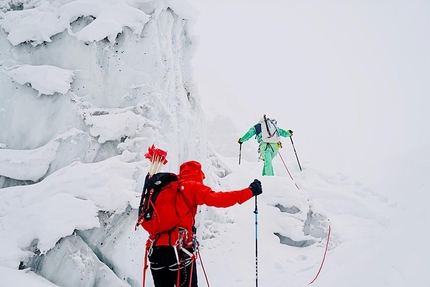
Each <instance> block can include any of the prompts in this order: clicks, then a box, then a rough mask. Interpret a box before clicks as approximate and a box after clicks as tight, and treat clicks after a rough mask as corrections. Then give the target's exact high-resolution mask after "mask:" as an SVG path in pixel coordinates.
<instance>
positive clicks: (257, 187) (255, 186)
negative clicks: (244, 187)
mask: <svg viewBox="0 0 430 287" xmlns="http://www.w3.org/2000/svg"><path fill="white" fill-rule="evenodd" d="M249 188H250V189H251V191H252V194H253V195H254V196H257V195H260V194H262V193H263V188H262V187H261V182H260V181H259V180H258V179H254V181H253V182H252V183H251V184H250V185H249Z"/></svg>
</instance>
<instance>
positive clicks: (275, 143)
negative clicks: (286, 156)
mask: <svg viewBox="0 0 430 287" xmlns="http://www.w3.org/2000/svg"><path fill="white" fill-rule="evenodd" d="M276 124H277V122H276V120H275V119H269V118H266V115H264V117H263V118H262V119H261V120H260V122H258V123H257V124H256V125H254V126H252V127H251V128H250V129H249V130H248V132H247V133H246V134H245V135H244V136H243V137H241V138H239V140H238V143H239V144H242V143H243V142H246V141H247V140H249V139H250V138H252V137H253V136H255V138H256V139H257V142H258V144H259V147H258V152H259V153H260V158H261V159H262V160H263V161H264V166H263V171H262V175H267V176H273V175H274V171H273V166H272V160H273V158H274V157H275V156H276V155H277V153H278V149H279V148H280V147H282V143H281V140H280V137H290V136H292V135H293V131H292V130H284V129H281V128H279V127H277V126H276Z"/></svg>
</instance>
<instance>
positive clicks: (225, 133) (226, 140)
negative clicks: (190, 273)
mask: <svg viewBox="0 0 430 287" xmlns="http://www.w3.org/2000/svg"><path fill="white" fill-rule="evenodd" d="M197 6H199V5H197ZM208 7H210V5H209V6H208ZM230 8H231V7H230ZM301 8H302V9H305V8H304V6H303V7H301ZM198 14H199V12H198V10H195V9H194V8H193V7H192V5H190V4H189V3H187V2H186V1H178V0H176V1H175V0H166V1H151V0H113V1H81V0H76V1H73V0H70V1H69V0H67V1H40V0H34V1H33V0H27V1H25V2H19V1H0V27H1V31H0V82H1V85H0V130H1V133H0V230H1V232H0V278H1V280H0V286H5V287H10V286H28V285H30V286H36V287H52V286H62V287H63V286H64V287H69V286H70V287H76V286H94V287H96V286H103V287H105V286H112V287H113V286H132V287H137V286H142V267H143V255H144V247H145V242H146V239H147V236H148V234H147V233H146V232H145V231H144V230H143V229H142V228H138V229H137V230H135V222H136V217H137V207H138V204H139V201H140V198H139V197H140V192H141V190H142V185H143V179H144V177H145V175H146V173H147V171H148V169H149V162H148V161H147V160H146V159H145V158H144V153H145V152H146V150H147V148H148V147H149V146H150V145H152V144H155V145H156V146H157V147H159V148H162V149H164V150H166V151H167V153H168V156H167V159H168V163H167V164H166V166H164V167H163V170H164V171H172V172H177V171H178V167H179V165H180V163H182V162H183V161H185V160H190V159H196V160H199V161H201V162H202V165H203V168H204V171H205V174H206V180H205V183H206V184H208V185H210V186H211V187H212V188H213V189H214V190H223V191H225V190H234V189H241V188H244V187H247V186H248V185H249V184H250V183H251V182H252V181H253V180H254V178H258V179H260V180H261V181H262V185H263V194H262V195H261V196H259V197H258V198H257V200H258V202H257V201H254V200H255V199H254V198H253V199H251V200H249V201H247V202H246V203H244V204H242V205H236V206H233V207H230V208H226V209H216V208H209V207H205V206H203V207H201V209H200V211H199V214H198V215H197V225H198V240H199V243H200V254H201V258H200V259H201V260H198V261H197V269H198V274H199V286H205V285H206V282H205V281H206V279H205V274H204V271H206V273H207V277H208V278H207V279H208V280H209V283H210V285H211V286H223V287H225V286H234V287H241V286H253V285H254V284H256V267H257V266H258V282H259V285H261V286H274V287H277V286H279V287H284V286H307V285H308V284H309V283H310V282H311V281H312V280H314V279H315V282H314V283H312V285H313V286H330V287H337V286H339V287H344V286H357V287H359V286H360V287H361V286H375V287H379V286H394V287H396V286H399V287H400V286H426V285H428V284H427V279H426V273H427V267H428V266H429V264H430V252H429V251H430V249H429V247H428V244H427V242H428V241H429V240H430V231H429V230H428V228H427V227H426V224H425V223H426V222H427V221H426V220H427V219H430V212H429V211H428V208H427V202H428V199H429V195H428V192H426V191H427V190H428V188H427V187H428V186H429V184H430V182H429V178H428V174H429V172H430V145H423V146H422V147H421V148H415V149H410V150H408V151H405V152H402V153H400V152H399V153H397V154H396V155H395V156H393V157H389V158H387V159H385V160H384V161H379V162H378V163H377V164H376V163H372V164H370V165H369V166H368V168H367V169H366V170H364V171H363V170H361V171H360V172H358V170H357V173H355V174H352V175H351V174H348V173H346V172H333V171H332V170H329V169H326V168H325V164H324V162H320V161H318V159H317V158H315V157H312V156H311V155H310V154H309V155H308V154H307V151H308V148H305V149H301V148H300V147H301V145H300V144H301V132H300V130H296V129H295V128H294V127H291V126H286V125H288V123H283V122H282V121H279V120H278V122H279V124H280V125H281V127H282V128H286V129H290V128H291V129H293V130H295V137H294V139H296V138H297V142H296V147H297V152H298V157H296V154H295V153H294V150H293V148H292V145H291V143H292V142H290V141H289V140H288V139H285V140H284V141H283V148H281V149H280V154H279V155H278V156H277V157H276V158H275V159H274V168H275V173H276V176H274V177H262V176H261V169H262V162H261V161H258V160H257V158H258V156H257V152H256V144H255V142H252V140H251V141H250V142H247V143H245V144H244V150H243V153H241V154H240V155H239V145H238V144H237V138H239V137H240V136H242V135H243V133H244V132H245V131H246V130H241V129H242V128H243V127H245V126H252V125H253V124H254V122H251V121H252V116H253V115H255V114H258V115H259V116H261V115H260V114H261V113H262V111H260V110H258V109H257V110H253V109H254V108H252V107H251V106H248V105H247V104H246V103H244V105H245V106H247V107H248V108H249V109H250V110H248V111H245V110H244V111H243V112H242V113H239V112H238V113H231V112H230V111H231V109H232V106H233V107H238V106H237V98H235V97H232V96H231V92H228V93H226V94H225V95H220V96H219V97H211V98H207V97H208V95H207V94H203V93H199V89H197V87H198V86H199V85H200V86H201V85H203V88H202V89H201V90H205V88H204V85H205V84H207V83H208V82H203V83H201V84H199V83H196V79H195V77H196V76H195V75H194V69H193V64H192V60H193V57H194V54H195V53H196V51H197V49H198V45H197V44H198V42H199V39H198V35H196V33H195V31H194V30H193V26H194V25H195V24H196V23H198ZM220 21H222V19H220ZM196 78H199V77H196ZM205 100H206V101H207V102H209V103H210V104H209V105H210V107H208V104H207V103H206V106H204V105H203V104H202V101H205ZM239 102H240V101H239ZM242 107H243V106H242ZM206 114H208V115H209V121H208V122H206V120H205V119H206ZM248 120H249V122H248ZM255 120H258V119H255ZM245 121H246V122H245ZM239 122H241V123H240V124H239V125H238V123H239ZM216 123H218V124H216ZM339 132H341V131H339ZM306 145H307V146H309V143H307V144H306ZM312 147H313V149H315V150H320V147H319V143H317V142H316V143H312ZM233 151H234V152H233ZM320 152H321V153H324V151H323V150H320ZM238 155H239V156H240V157H241V159H240V164H239V162H238ZM298 158H300V164H301V167H303V170H300V169H299V165H298V164H299V162H298ZM256 207H257V208H258V214H257V215H256V213H255V208H256ZM256 223H258V224H257V225H256ZM256 226H257V229H256ZM329 231H330V232H329ZM326 248H327V250H328V252H327V254H326V257H325V260H324V259H323V258H324V254H325V250H326ZM256 249H257V250H258V256H256ZM323 260H324V261H323ZM322 264H323V265H322ZM321 266H322V269H321V272H320V273H319V275H318V277H317V278H316V275H317V274H318V271H319V270H320V267H321ZM203 267H204V269H203ZM146 286H149V287H151V286H154V285H153V282H152V278H151V274H150V272H149V271H148V273H147V282H146Z"/></svg>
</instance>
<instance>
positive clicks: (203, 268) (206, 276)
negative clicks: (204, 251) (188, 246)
mask: <svg viewBox="0 0 430 287" xmlns="http://www.w3.org/2000/svg"><path fill="white" fill-rule="evenodd" d="M197 253H198V257H199V259H200V264H201V265H202V270H203V273H204V274H205V278H206V284H207V285H208V287H210V285H209V279H208V275H207V274H206V269H205V267H204V266H203V261H202V256H201V255H200V250H198V251H197Z"/></svg>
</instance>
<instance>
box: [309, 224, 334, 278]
mask: <svg viewBox="0 0 430 287" xmlns="http://www.w3.org/2000/svg"><path fill="white" fill-rule="evenodd" d="M328 221H329V223H328V235H327V243H326V245H325V251H324V257H323V260H322V262H321V265H320V269H319V270H318V273H317V275H316V276H315V278H314V280H312V281H311V282H310V283H309V285H311V284H312V283H314V281H315V280H317V278H318V275H320V272H321V269H322V267H323V265H324V261H325V257H326V255H327V249H328V242H329V240H330V231H331V224H330V219H328Z"/></svg>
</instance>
